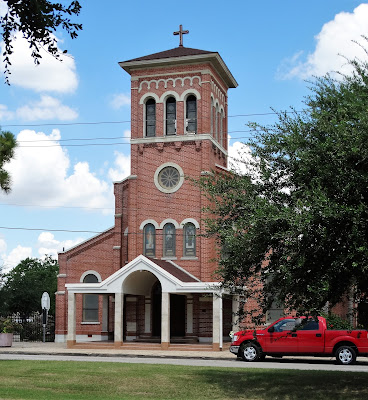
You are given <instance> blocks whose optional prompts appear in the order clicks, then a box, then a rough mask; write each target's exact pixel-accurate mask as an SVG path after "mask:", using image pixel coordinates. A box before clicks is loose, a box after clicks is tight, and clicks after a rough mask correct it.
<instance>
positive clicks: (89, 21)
mask: <svg viewBox="0 0 368 400" xmlns="http://www.w3.org/2000/svg"><path fill="white" fill-rule="evenodd" d="M81 3H82V6H83V9H82V12H81V15H80V17H78V22H81V23H82V24H83V31H82V32H81V33H80V35H79V37H78V38H77V39H76V40H70V39H69V38H68V37H67V36H66V35H65V33H63V32H58V33H57V37H58V39H59V48H60V49H61V50H64V49H67V50H68V56H67V57H65V58H64V61H63V62H62V63H60V62H58V61H56V60H54V59H53V58H52V57H50V56H48V55H47V54H46V53H44V57H43V59H42V64H41V66H39V67H35V66H34V65H33V62H32V60H31V59H30V56H29V52H28V50H27V46H26V45H25V44H24V43H23V40H22V39H21V38H17V40H16V42H15V46H14V48H15V53H14V56H13V59H12V62H13V68H12V75H11V86H10V87H8V86H6V85H5V84H4V85H2V87H1V91H0V126H1V127H2V129H3V130H10V131H11V132H13V133H14V134H15V135H16V136H17V139H18V142H19V148H18V149H17V151H16V157H15V159H14V160H13V161H12V162H11V163H10V164H9V165H8V166H7V168H8V170H9V172H10V173H11V175H12V178H13V190H12V193H11V194H10V195H4V194H0V266H1V265H2V266H3V267H4V270H9V269H10V268H12V267H13V266H15V265H16V264H17V263H18V262H19V261H20V260H22V259H24V258H26V257H42V256H44V255H45V254H51V255H56V254H57V251H60V250H62V248H63V247H65V248H69V247H71V246H73V245H75V244H77V243H78V242H80V241H82V240H85V239H87V238H89V237H91V236H93V235H94V234H93V233H89V232H82V231H90V232H101V231H104V230H106V229H108V228H110V227H111V226H113V223H114V218H113V207H114V199H113V193H112V189H113V185H112V182H113V181H118V180H121V179H123V178H125V177H126V176H127V175H128V174H129V163H130V147H129V135H130V123H129V121H130V79H129V75H128V74H127V73H125V71H123V70H122V69H121V68H120V67H119V66H118V62H119V61H125V60H128V59H131V58H135V57H140V56H143V55H147V54H151V53H155V52H158V51H163V50H167V49H171V48H174V47H177V46H178V44H179V42H178V36H173V32H174V31H176V30H178V28H179V24H182V25H183V27H184V29H188V30H189V31H190V33H189V35H185V36H184V46H186V47H193V48H198V49H203V50H209V51H218V52H219V53H220V55H221V56H222V58H223V59H224V61H225V63H226V64H227V66H228V67H229V69H230V70H231V72H232V73H233V75H234V77H235V78H236V80H237V81H238V83H239V86H238V88H236V89H231V90H230V91H229V116H230V118H229V127H228V129H229V133H230V136H231V138H232V139H231V142H230V155H231V154H234V152H235V151H236V150H237V149H239V148H241V145H240V142H241V141H242V140H243V139H244V138H245V137H247V136H248V135H249V133H248V132H246V131H247V127H246V123H247V122H249V121H256V122H259V123H264V124H268V123H272V122H273V121H274V116H273V115H252V116H239V115H249V114H264V113H269V112H271V111H272V110H271V107H272V108H274V109H277V110H286V109H288V108H289V107H290V106H292V107H295V109H297V110H299V109H301V108H302V107H303V97H304V96H305V95H307V94H308V89H307V86H308V84H307V83H306V80H308V79H310V78H311V76H312V75H317V76H318V75H323V74H325V73H326V72H328V71H332V70H341V68H345V67H344V66H343V63H344V61H343V59H342V58H341V57H339V56H338V54H339V53H340V54H344V55H346V56H348V57H354V56H355V55H358V56H363V54H362V51H361V50H360V49H359V47H358V46H356V45H354V44H352V42H351V40H354V39H358V40H359V37H360V35H368V4H367V3H364V2H362V1H356V0H323V1H321V0H308V1H307V0H298V1H295V0H293V1H292V0H278V1H276V0H260V1H257V2H256V1H248V0H242V1H230V2H227V3H224V2H220V1H217V0H215V1H213V0H212V1H207V0H202V1H192V0H187V1H186V2H172V1H170V2H169V1H166V0H161V1H159V2H152V1H146V0H141V1H140V2H126V1H117V0H113V1H109V2H105V3H104V8H103V7H101V2H100V1H97V0H90V1H81ZM4 12H5V6H4V3H3V2H2V0H0V13H4ZM1 68H3V67H2V66H1V64H0V69H1ZM102 122H105V123H102ZM106 122H109V123H106ZM77 139H78V140H77ZM92 139H93V140H92ZM10 228H22V229H10ZM74 231H81V232H74Z"/></svg>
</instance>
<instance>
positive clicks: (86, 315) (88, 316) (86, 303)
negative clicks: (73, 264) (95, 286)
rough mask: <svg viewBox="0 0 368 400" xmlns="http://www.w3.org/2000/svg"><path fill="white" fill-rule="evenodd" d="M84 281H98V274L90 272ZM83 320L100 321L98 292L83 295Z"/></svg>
mask: <svg viewBox="0 0 368 400" xmlns="http://www.w3.org/2000/svg"><path fill="white" fill-rule="evenodd" d="M83 283H98V278H97V276H96V275H93V274H88V275H86V276H85V277H84V279H83ZM83 322H98V294H84V295H83Z"/></svg>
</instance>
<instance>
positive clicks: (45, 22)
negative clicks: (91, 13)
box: [0, 0, 82, 84]
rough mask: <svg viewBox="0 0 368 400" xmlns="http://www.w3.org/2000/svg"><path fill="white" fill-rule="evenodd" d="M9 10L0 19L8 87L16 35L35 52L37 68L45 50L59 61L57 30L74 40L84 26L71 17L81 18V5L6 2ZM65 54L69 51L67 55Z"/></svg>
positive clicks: (44, 0) (39, 0)
mask: <svg viewBox="0 0 368 400" xmlns="http://www.w3.org/2000/svg"><path fill="white" fill-rule="evenodd" d="M4 1H5V3H7V6H8V9H7V12H6V14H5V15H4V16H3V17H0V27H1V29H2V39H3V41H4V44H5V49H4V52H3V57H4V62H5V81H6V82H7V83H8V84H9V75H10V66H11V62H10V58H9V56H10V55H11V54H12V53H13V46H12V42H13V39H14V35H15V33H17V32H20V33H22V35H23V37H24V38H26V39H27V41H28V43H29V47H30V48H31V50H32V58H33V60H34V62H35V64H39V63H40V59H41V58H42V56H41V52H40V49H41V48H44V49H45V50H47V51H48V52H49V53H50V54H52V55H53V56H54V57H56V58H59V57H60V54H59V49H58V47H57V39H56V38H55V36H54V35H53V33H54V32H56V30H57V29H58V28H61V29H64V30H65V31H66V32H67V33H68V34H69V36H70V37H71V38H72V39H74V38H76V37H77V36H78V33H77V32H78V31H79V30H81V29H82V25H81V24H77V23H74V22H71V20H70V17H71V16H73V15H79V13H80V10H81V5H80V4H79V1H72V2H71V3H70V4H69V5H68V6H64V5H63V4H61V3H55V2H52V1H48V0H4ZM64 53H66V50H65V51H64Z"/></svg>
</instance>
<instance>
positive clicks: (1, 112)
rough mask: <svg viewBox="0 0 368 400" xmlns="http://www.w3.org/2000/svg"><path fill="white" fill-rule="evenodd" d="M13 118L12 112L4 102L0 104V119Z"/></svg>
mask: <svg viewBox="0 0 368 400" xmlns="http://www.w3.org/2000/svg"><path fill="white" fill-rule="evenodd" d="M13 118H14V113H13V112H12V111H9V110H8V107H7V106H6V105H5V104H0V120H3V121H4V120H9V119H13Z"/></svg>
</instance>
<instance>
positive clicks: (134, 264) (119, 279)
mask: <svg viewBox="0 0 368 400" xmlns="http://www.w3.org/2000/svg"><path fill="white" fill-rule="evenodd" d="M156 278H157V279H158V280H159V281H160V283H161V288H162V292H168V293H203V292H206V293H214V292H217V291H218V289H219V283H218V282H201V281H199V280H198V279H197V278H195V277H194V276H193V275H191V274H189V273H188V272H186V271H185V270H184V269H182V268H181V267H179V266H178V265H176V264H174V263H173V262H170V261H166V260H155V259H150V258H147V257H145V256H143V255H139V256H138V257H136V258H135V259H134V260H132V261H131V262H130V263H128V264H127V265H126V266H125V267H123V268H121V269H119V270H118V271H116V272H115V273H114V274H112V275H111V276H109V277H108V278H106V279H105V280H104V281H102V282H99V283H69V284H66V285H65V287H66V288H67V289H68V292H70V293H95V294H112V293H126V294H136V295H150V291H151V289H152V284H153V283H154V281H155V280H156Z"/></svg>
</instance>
